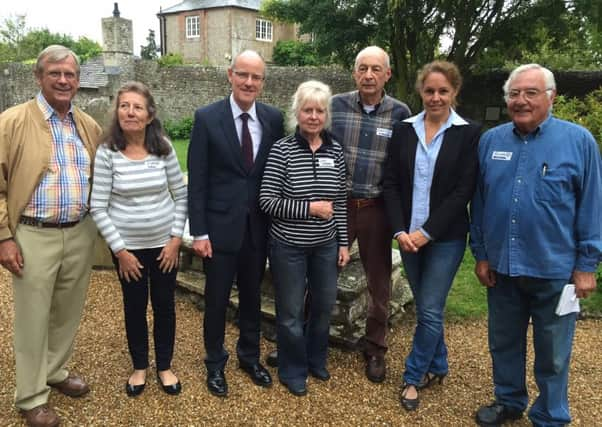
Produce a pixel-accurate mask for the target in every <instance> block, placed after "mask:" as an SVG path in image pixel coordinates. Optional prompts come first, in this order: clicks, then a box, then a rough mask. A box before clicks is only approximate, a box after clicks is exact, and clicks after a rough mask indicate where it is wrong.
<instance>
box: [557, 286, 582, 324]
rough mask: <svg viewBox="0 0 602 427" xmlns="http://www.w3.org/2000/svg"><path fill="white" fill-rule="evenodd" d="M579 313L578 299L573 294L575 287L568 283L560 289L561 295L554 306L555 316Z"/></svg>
mask: <svg viewBox="0 0 602 427" xmlns="http://www.w3.org/2000/svg"><path fill="white" fill-rule="evenodd" d="M579 311H581V308H580V307H579V298H577V294H575V285H573V284H572V283H569V284H567V285H565V286H564V288H562V293H561V294H560V299H559V300H558V305H557V306H556V314H557V315H558V316H564V315H565V314H569V313H579Z"/></svg>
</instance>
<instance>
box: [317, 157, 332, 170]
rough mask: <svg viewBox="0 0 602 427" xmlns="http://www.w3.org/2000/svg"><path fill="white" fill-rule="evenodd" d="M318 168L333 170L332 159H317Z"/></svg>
mask: <svg viewBox="0 0 602 427" xmlns="http://www.w3.org/2000/svg"><path fill="white" fill-rule="evenodd" d="M318 167H320V168H333V167H334V159H324V158H320V159H318Z"/></svg>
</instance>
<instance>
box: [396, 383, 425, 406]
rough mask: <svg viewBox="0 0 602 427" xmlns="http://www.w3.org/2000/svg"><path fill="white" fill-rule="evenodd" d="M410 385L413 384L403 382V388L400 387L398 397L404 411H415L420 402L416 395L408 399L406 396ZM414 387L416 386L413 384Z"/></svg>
mask: <svg viewBox="0 0 602 427" xmlns="http://www.w3.org/2000/svg"><path fill="white" fill-rule="evenodd" d="M412 385H413V384H408V383H403V388H402V389H401V399H400V402H401V406H402V407H403V409H405V410H406V411H415V410H416V409H418V404H419V403H420V401H419V400H418V396H416V398H415V399H408V398H407V397H406V395H407V394H408V389H409V388H410V387H411V386H412ZM414 387H416V386H414ZM417 391H418V390H417Z"/></svg>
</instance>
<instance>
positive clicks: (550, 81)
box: [503, 64, 556, 101]
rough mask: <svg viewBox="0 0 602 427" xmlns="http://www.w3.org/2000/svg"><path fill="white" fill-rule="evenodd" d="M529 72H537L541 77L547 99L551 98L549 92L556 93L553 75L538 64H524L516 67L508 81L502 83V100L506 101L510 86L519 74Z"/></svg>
mask: <svg viewBox="0 0 602 427" xmlns="http://www.w3.org/2000/svg"><path fill="white" fill-rule="evenodd" d="M529 70H539V71H541V73H542V75H543V80H544V84H545V86H546V94H547V96H548V98H549V99H551V98H552V93H551V92H550V91H549V90H552V91H554V92H556V80H555V79H554V74H553V73H552V72H551V71H550V70H548V69H547V68H546V67H542V66H541V65H539V64H524V65H520V66H518V67H516V68H515V69H514V70H512V72H511V73H510V75H509V76H508V80H506V82H505V83H504V86H503V89H504V99H505V100H506V101H508V92H509V91H510V85H511V84H512V82H513V81H514V79H516V77H518V75H519V74H521V73H524V72H525V71H529Z"/></svg>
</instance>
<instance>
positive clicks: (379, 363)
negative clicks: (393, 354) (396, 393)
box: [366, 356, 387, 383]
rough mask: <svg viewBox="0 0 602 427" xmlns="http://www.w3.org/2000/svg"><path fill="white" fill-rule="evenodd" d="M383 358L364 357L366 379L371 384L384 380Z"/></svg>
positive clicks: (384, 367)
mask: <svg viewBox="0 0 602 427" xmlns="http://www.w3.org/2000/svg"><path fill="white" fill-rule="evenodd" d="M386 370H387V368H386V366H385V358H384V357H383V356H366V377H368V379H369V380H370V381H372V382H373V383H382V382H383V381H384V380H385V372H386Z"/></svg>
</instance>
